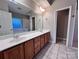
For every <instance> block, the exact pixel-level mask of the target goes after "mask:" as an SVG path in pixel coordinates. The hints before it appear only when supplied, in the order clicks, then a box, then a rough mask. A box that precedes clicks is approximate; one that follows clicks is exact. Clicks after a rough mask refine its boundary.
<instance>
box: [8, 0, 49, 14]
mask: <svg viewBox="0 0 79 59" xmlns="http://www.w3.org/2000/svg"><path fill="white" fill-rule="evenodd" d="M15 1H16V2H12V1H9V9H10V11H12V12H16V13H20V14H24V15H26V14H28V13H29V12H30V11H31V10H32V11H34V12H35V13H41V10H40V7H42V8H44V9H46V8H48V7H50V4H49V3H48V1H47V0H15Z"/></svg>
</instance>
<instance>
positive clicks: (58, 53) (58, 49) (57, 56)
mask: <svg viewBox="0 0 79 59" xmlns="http://www.w3.org/2000/svg"><path fill="white" fill-rule="evenodd" d="M59 49H60V45H59V47H58V50H59ZM58 54H59V51H57V57H56V59H58Z"/></svg>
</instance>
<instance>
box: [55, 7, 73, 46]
mask: <svg viewBox="0 0 79 59" xmlns="http://www.w3.org/2000/svg"><path fill="white" fill-rule="evenodd" d="M65 9H69V18H68V27H67V40H66V46H68V43H69V29H70V21H71V10H72V6H68V7H64V8H61V9H58V10H56V14H55V19H56V30H57V12H58V11H61V10H65ZM55 38H56V37H55ZM55 43H56V39H55Z"/></svg>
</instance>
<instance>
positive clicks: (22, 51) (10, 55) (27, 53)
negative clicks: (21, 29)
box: [0, 31, 50, 59]
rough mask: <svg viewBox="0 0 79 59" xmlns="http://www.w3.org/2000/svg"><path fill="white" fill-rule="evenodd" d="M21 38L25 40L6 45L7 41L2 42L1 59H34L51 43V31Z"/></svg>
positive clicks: (0, 48) (32, 33)
mask: <svg viewBox="0 0 79 59" xmlns="http://www.w3.org/2000/svg"><path fill="white" fill-rule="evenodd" d="M25 36H26V37H25ZM21 37H25V38H22V39H14V41H12V40H11V41H10V42H6V43H5V44H4V41H5V40H6V39H5V40H4V41H3V43H1V41H2V40H1V41H0V59H33V57H34V56H35V55H36V54H37V53H39V52H40V50H42V49H43V47H44V46H46V45H47V44H48V43H49V40H50V31H42V32H39V31H35V32H31V33H28V35H24V36H22V35H21ZM21 37H20V38H21ZM15 40H16V41H15ZM2 44H3V45H2ZM1 45H2V46H1Z"/></svg>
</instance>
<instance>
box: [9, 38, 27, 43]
mask: <svg viewBox="0 0 79 59" xmlns="http://www.w3.org/2000/svg"><path fill="white" fill-rule="evenodd" d="M25 38H26V37H20V38H14V39H13V40H11V41H10V42H19V41H21V40H22V39H25Z"/></svg>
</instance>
